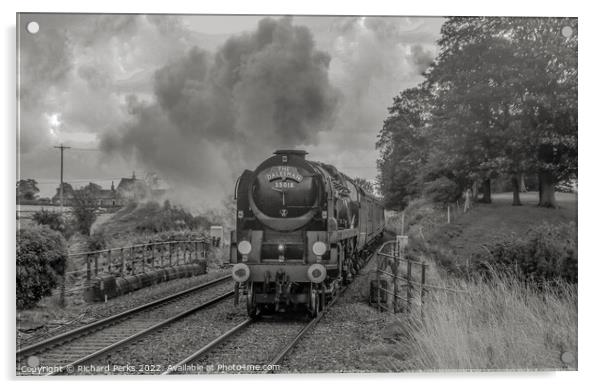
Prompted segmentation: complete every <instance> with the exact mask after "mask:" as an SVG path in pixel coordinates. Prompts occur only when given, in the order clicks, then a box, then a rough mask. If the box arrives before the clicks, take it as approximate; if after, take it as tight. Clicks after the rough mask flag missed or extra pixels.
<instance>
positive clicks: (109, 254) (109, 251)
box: [107, 249, 113, 273]
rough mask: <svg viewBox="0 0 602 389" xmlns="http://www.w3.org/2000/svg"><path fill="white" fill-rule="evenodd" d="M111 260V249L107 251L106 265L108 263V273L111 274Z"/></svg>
mask: <svg viewBox="0 0 602 389" xmlns="http://www.w3.org/2000/svg"><path fill="white" fill-rule="evenodd" d="M112 262H113V260H112V259H111V249H109V250H107V263H108V266H107V267H108V271H109V273H110V272H111V264H112Z"/></svg>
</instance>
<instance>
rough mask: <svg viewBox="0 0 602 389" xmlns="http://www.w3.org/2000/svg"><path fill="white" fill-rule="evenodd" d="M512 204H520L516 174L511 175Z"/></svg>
mask: <svg viewBox="0 0 602 389" xmlns="http://www.w3.org/2000/svg"><path fill="white" fill-rule="evenodd" d="M512 205H522V204H521V202H520V180H519V178H518V174H513V175H512Z"/></svg>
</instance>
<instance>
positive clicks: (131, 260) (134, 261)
mask: <svg viewBox="0 0 602 389" xmlns="http://www.w3.org/2000/svg"><path fill="white" fill-rule="evenodd" d="M129 251H130V264H131V267H132V275H134V274H136V257H135V256H134V248H133V247H130V250H129Z"/></svg>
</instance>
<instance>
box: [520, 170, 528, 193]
mask: <svg viewBox="0 0 602 389" xmlns="http://www.w3.org/2000/svg"><path fill="white" fill-rule="evenodd" d="M520 191H521V192H523V193H525V192H526V191H527V185H525V175H524V174H521V175H520Z"/></svg>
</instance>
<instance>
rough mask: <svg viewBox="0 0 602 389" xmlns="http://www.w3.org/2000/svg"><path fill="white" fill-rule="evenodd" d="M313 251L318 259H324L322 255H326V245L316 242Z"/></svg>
mask: <svg viewBox="0 0 602 389" xmlns="http://www.w3.org/2000/svg"><path fill="white" fill-rule="evenodd" d="M311 250H312V251H313V252H314V254H315V255H316V257H318V259H322V255H324V254H326V243H324V242H321V241H319V240H318V241H317V242H314V244H313V246H312V247H311Z"/></svg>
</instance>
